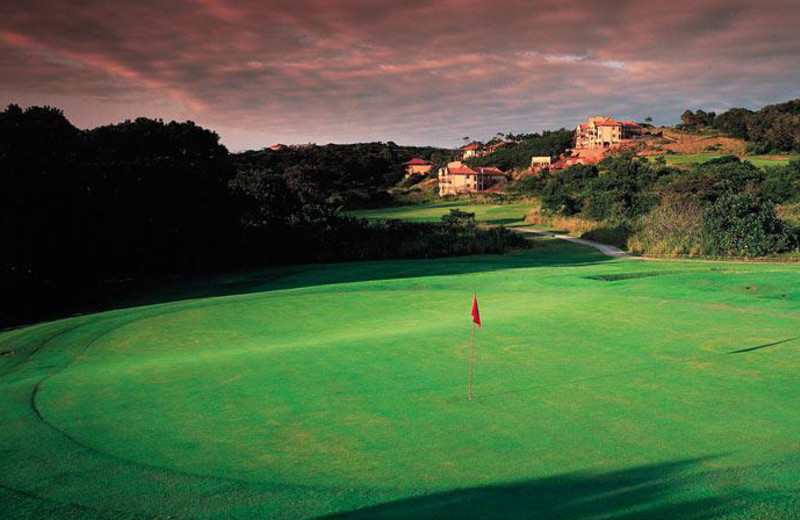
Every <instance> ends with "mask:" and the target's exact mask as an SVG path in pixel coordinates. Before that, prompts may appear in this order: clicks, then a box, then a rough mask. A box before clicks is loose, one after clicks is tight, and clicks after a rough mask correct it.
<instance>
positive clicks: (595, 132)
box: [575, 116, 642, 149]
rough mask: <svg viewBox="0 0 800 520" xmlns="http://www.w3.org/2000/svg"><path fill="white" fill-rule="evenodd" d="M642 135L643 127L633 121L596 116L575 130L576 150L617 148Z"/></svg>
mask: <svg viewBox="0 0 800 520" xmlns="http://www.w3.org/2000/svg"><path fill="white" fill-rule="evenodd" d="M641 135H642V127H641V126H639V125H638V124H636V123H634V122H633V121H617V120H616V119H614V118H613V117H608V116H594V117H590V118H589V120H588V121H587V122H586V123H585V124H580V125H578V127H577V128H576V129H575V148H576V149H581V148H616V147H619V146H620V145H622V144H624V143H626V142H630V141H631V140H633V139H635V138H637V137H639V136H641Z"/></svg>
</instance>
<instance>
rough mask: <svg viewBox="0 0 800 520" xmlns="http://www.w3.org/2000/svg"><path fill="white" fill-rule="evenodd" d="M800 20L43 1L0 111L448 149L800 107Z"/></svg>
mask: <svg viewBox="0 0 800 520" xmlns="http://www.w3.org/2000/svg"><path fill="white" fill-rule="evenodd" d="M798 20H800V6H798V5H797V3H796V2H794V1H792V0H767V1H765V2H760V3H758V4H755V3H753V2H749V1H743V0H699V1H691V2H690V1H662V0H652V1H650V2H637V1H634V0H622V1H618V2H614V3H608V2H594V3H589V2H581V1H578V0H544V1H537V2H530V1H528V0H524V1H523V0H506V1H505V2H502V3H497V2H489V1H484V0H426V1H423V0H410V1H407V2H402V4H399V3H397V2H392V1H388V0H387V1H375V0H348V1H344V0H294V1H292V2H263V1H260V0H239V1H235V2H234V1H232V0H181V1H173V2H167V3H164V2H161V1H160V0H139V1H137V2H121V1H120V2H107V1H100V0H87V1H86V2H83V3H81V5H80V6H77V5H72V3H68V2H61V1H59V0H31V1H29V2H28V3H27V4H26V5H25V7H24V8H23V7H22V6H21V5H19V6H12V5H4V6H0V78H2V79H0V102H15V101H21V100H25V101H26V102H33V103H42V104H44V103H50V104H53V103H52V102H51V101H50V100H52V99H58V100H59V102H61V103H64V104H66V106H65V108H67V109H68V113H69V115H70V116H71V117H72V118H73V119H74V120H75V121H76V122H77V123H79V124H82V125H95V124H101V123H107V122H112V121H114V120H118V119H120V118H122V117H129V114H131V113H135V111H136V110H137V109H138V110H139V111H140V112H141V113H144V114H147V115H153V114H154V113H155V114H156V115H159V113H158V111H159V110H162V111H163V113H160V115H162V116H163V117H166V118H170V117H180V118H192V119H194V120H196V121H197V122H199V123H200V124H204V125H207V126H210V127H212V128H215V129H218V130H219V131H220V133H221V135H222V137H223V140H224V141H225V142H226V143H227V144H229V145H230V146H231V147H232V148H235V149H239V148H244V147H253V146H263V145H266V144H269V143H271V142H274V141H281V142H287V141H297V142H306V141H309V140H314V141H320V142H328V141H352V140H366V139H384V140H390V139H391V140H396V141H398V142H409V143H437V144H450V145H453V144H456V143H457V142H458V139H459V138H460V137H461V136H463V135H467V134H469V135H471V136H474V137H481V136H490V135H492V134H494V133H495V132H496V131H498V130H503V131H506V130H514V131H521V130H537V129H541V128H542V127H544V126H550V127H552V126H560V125H567V126H571V125H572V124H574V122H576V121H577V120H579V119H582V118H583V117H584V116H586V115H587V114H589V113H595V112H612V113H617V114H619V115H625V116H629V117H640V118H641V117H645V116H647V115H652V116H654V117H656V119H657V120H662V121H664V122H671V121H674V119H675V118H676V117H677V115H678V114H679V113H680V111H681V110H682V109H683V108H685V107H692V108H696V107H698V106H700V105H704V106H707V107H717V106H728V105H740V106H754V105H758V104H761V103H765V102H771V101H778V100H783V99H789V98H792V97H798V95H800V91H798V87H797V85H798V84H799V83H798V79H800V71H798V68H797V66H796V61H797V58H796V56H797V55H798V52H800V32H798V31H796V29H795V26H796V24H797V22H798Z"/></svg>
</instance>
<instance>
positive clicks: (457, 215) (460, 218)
mask: <svg viewBox="0 0 800 520" xmlns="http://www.w3.org/2000/svg"><path fill="white" fill-rule="evenodd" d="M442 222H443V223H445V224H447V225H448V226H457V227H474V226H475V213H470V212H468V211H461V210H460V209H451V210H450V213H448V214H447V215H442Z"/></svg>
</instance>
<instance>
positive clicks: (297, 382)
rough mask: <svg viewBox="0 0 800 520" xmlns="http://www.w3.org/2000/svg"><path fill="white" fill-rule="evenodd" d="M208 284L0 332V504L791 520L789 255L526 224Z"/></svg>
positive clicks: (245, 514) (169, 514)
mask: <svg viewBox="0 0 800 520" xmlns="http://www.w3.org/2000/svg"><path fill="white" fill-rule="evenodd" d="M208 283H209V288H208V290H209V291H210V292H211V293H213V292H215V291H217V292H219V293H220V294H222V293H230V292H239V294H227V295H225V296H217V297H214V296H209V297H203V298H194V299H187V300H180V299H175V298H171V299H173V300H174V301H164V302H163V303H158V304H152V305H146V306H139V307H133V308H128V309H121V310H113V311H108V312H104V313H98V314H92V315H86V316H79V317H73V318H69V319H65V320H61V321H56V322H51V323H45V324H40V325H36V326H32V327H26V328H20V329H16V330H10V331H5V332H2V333H0V352H2V353H3V355H2V356H0V396H2V399H0V418H2V422H1V423H0V517H2V518H9V519H10V518H63V519H96V518H104V519H105V518H109V519H110V518H115V519H116V518H161V519H166V518H200V519H207V518H209V519H210V518H236V519H243V518H259V519H262V518H317V517H322V516H326V515H335V514H341V515H342V516H343V517H347V518H351V517H352V518H470V519H473V518H474V519H478V518H481V519H484V518H505V519H523V518H525V519H528V518H535V519H539V518H542V519H545V518H546V519H572V518H578V519H586V520H589V519H592V520H594V519H619V520H622V519H626V520H627V519H631V520H632V519H640V518H641V519H654V518H676V519H681V520H685V519H701V518H702V519H707V518H726V519H738V518H763V519H791V518H798V517H800V498H799V496H800V495H798V488H800V457H799V456H798V455H800V406H798V403H799V402H800V376H798V374H800V329H799V328H798V317H800V267H797V266H791V265H769V264H760V265H756V264H733V263H730V264H718V263H706V262H696V263H689V262H647V261H639V260H628V259H624V260H620V259H609V258H606V257H604V256H601V255H600V254H599V253H597V252H595V251H594V250H592V249H588V248H584V247H582V246H578V245H573V244H568V243H562V242H557V241H554V240H552V239H544V238H543V239H537V247H535V248H533V249H531V250H529V251H526V252H524V253H518V254H509V255H501V256H478V257H465V258H453V259H437V260H402V261H387V262H360V263H348V264H331V265H314V266H307V267H300V268H293V269H290V270H285V272H283V275H282V276H279V277H276V276H275V272H274V271H272V272H265V273H261V274H259V273H251V274H249V275H247V276H237V277H233V276H232V277H230V278H217V279H214V280H209V282H208ZM231 288H234V289H235V291H232V290H231ZM473 292H477V295H478V301H479V303H480V306H481V314H482V319H483V324H484V327H483V329H480V330H479V331H478V332H477V334H476V347H477V348H476V356H475V362H476V364H475V394H476V398H475V399H474V400H473V401H472V402H468V401H467V399H466V393H467V386H466V385H467V368H468V355H469V340H470V319H469V311H470V307H471V302H472V294H473ZM3 510H4V511H3Z"/></svg>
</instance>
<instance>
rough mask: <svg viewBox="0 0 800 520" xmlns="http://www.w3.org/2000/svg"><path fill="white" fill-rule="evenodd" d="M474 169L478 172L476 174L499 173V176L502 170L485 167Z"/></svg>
mask: <svg viewBox="0 0 800 520" xmlns="http://www.w3.org/2000/svg"><path fill="white" fill-rule="evenodd" d="M475 169H476V170H477V171H478V173H500V174H502V173H503V170H499V169H497V168H495V167H494V166H487V167H481V168H475Z"/></svg>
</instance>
